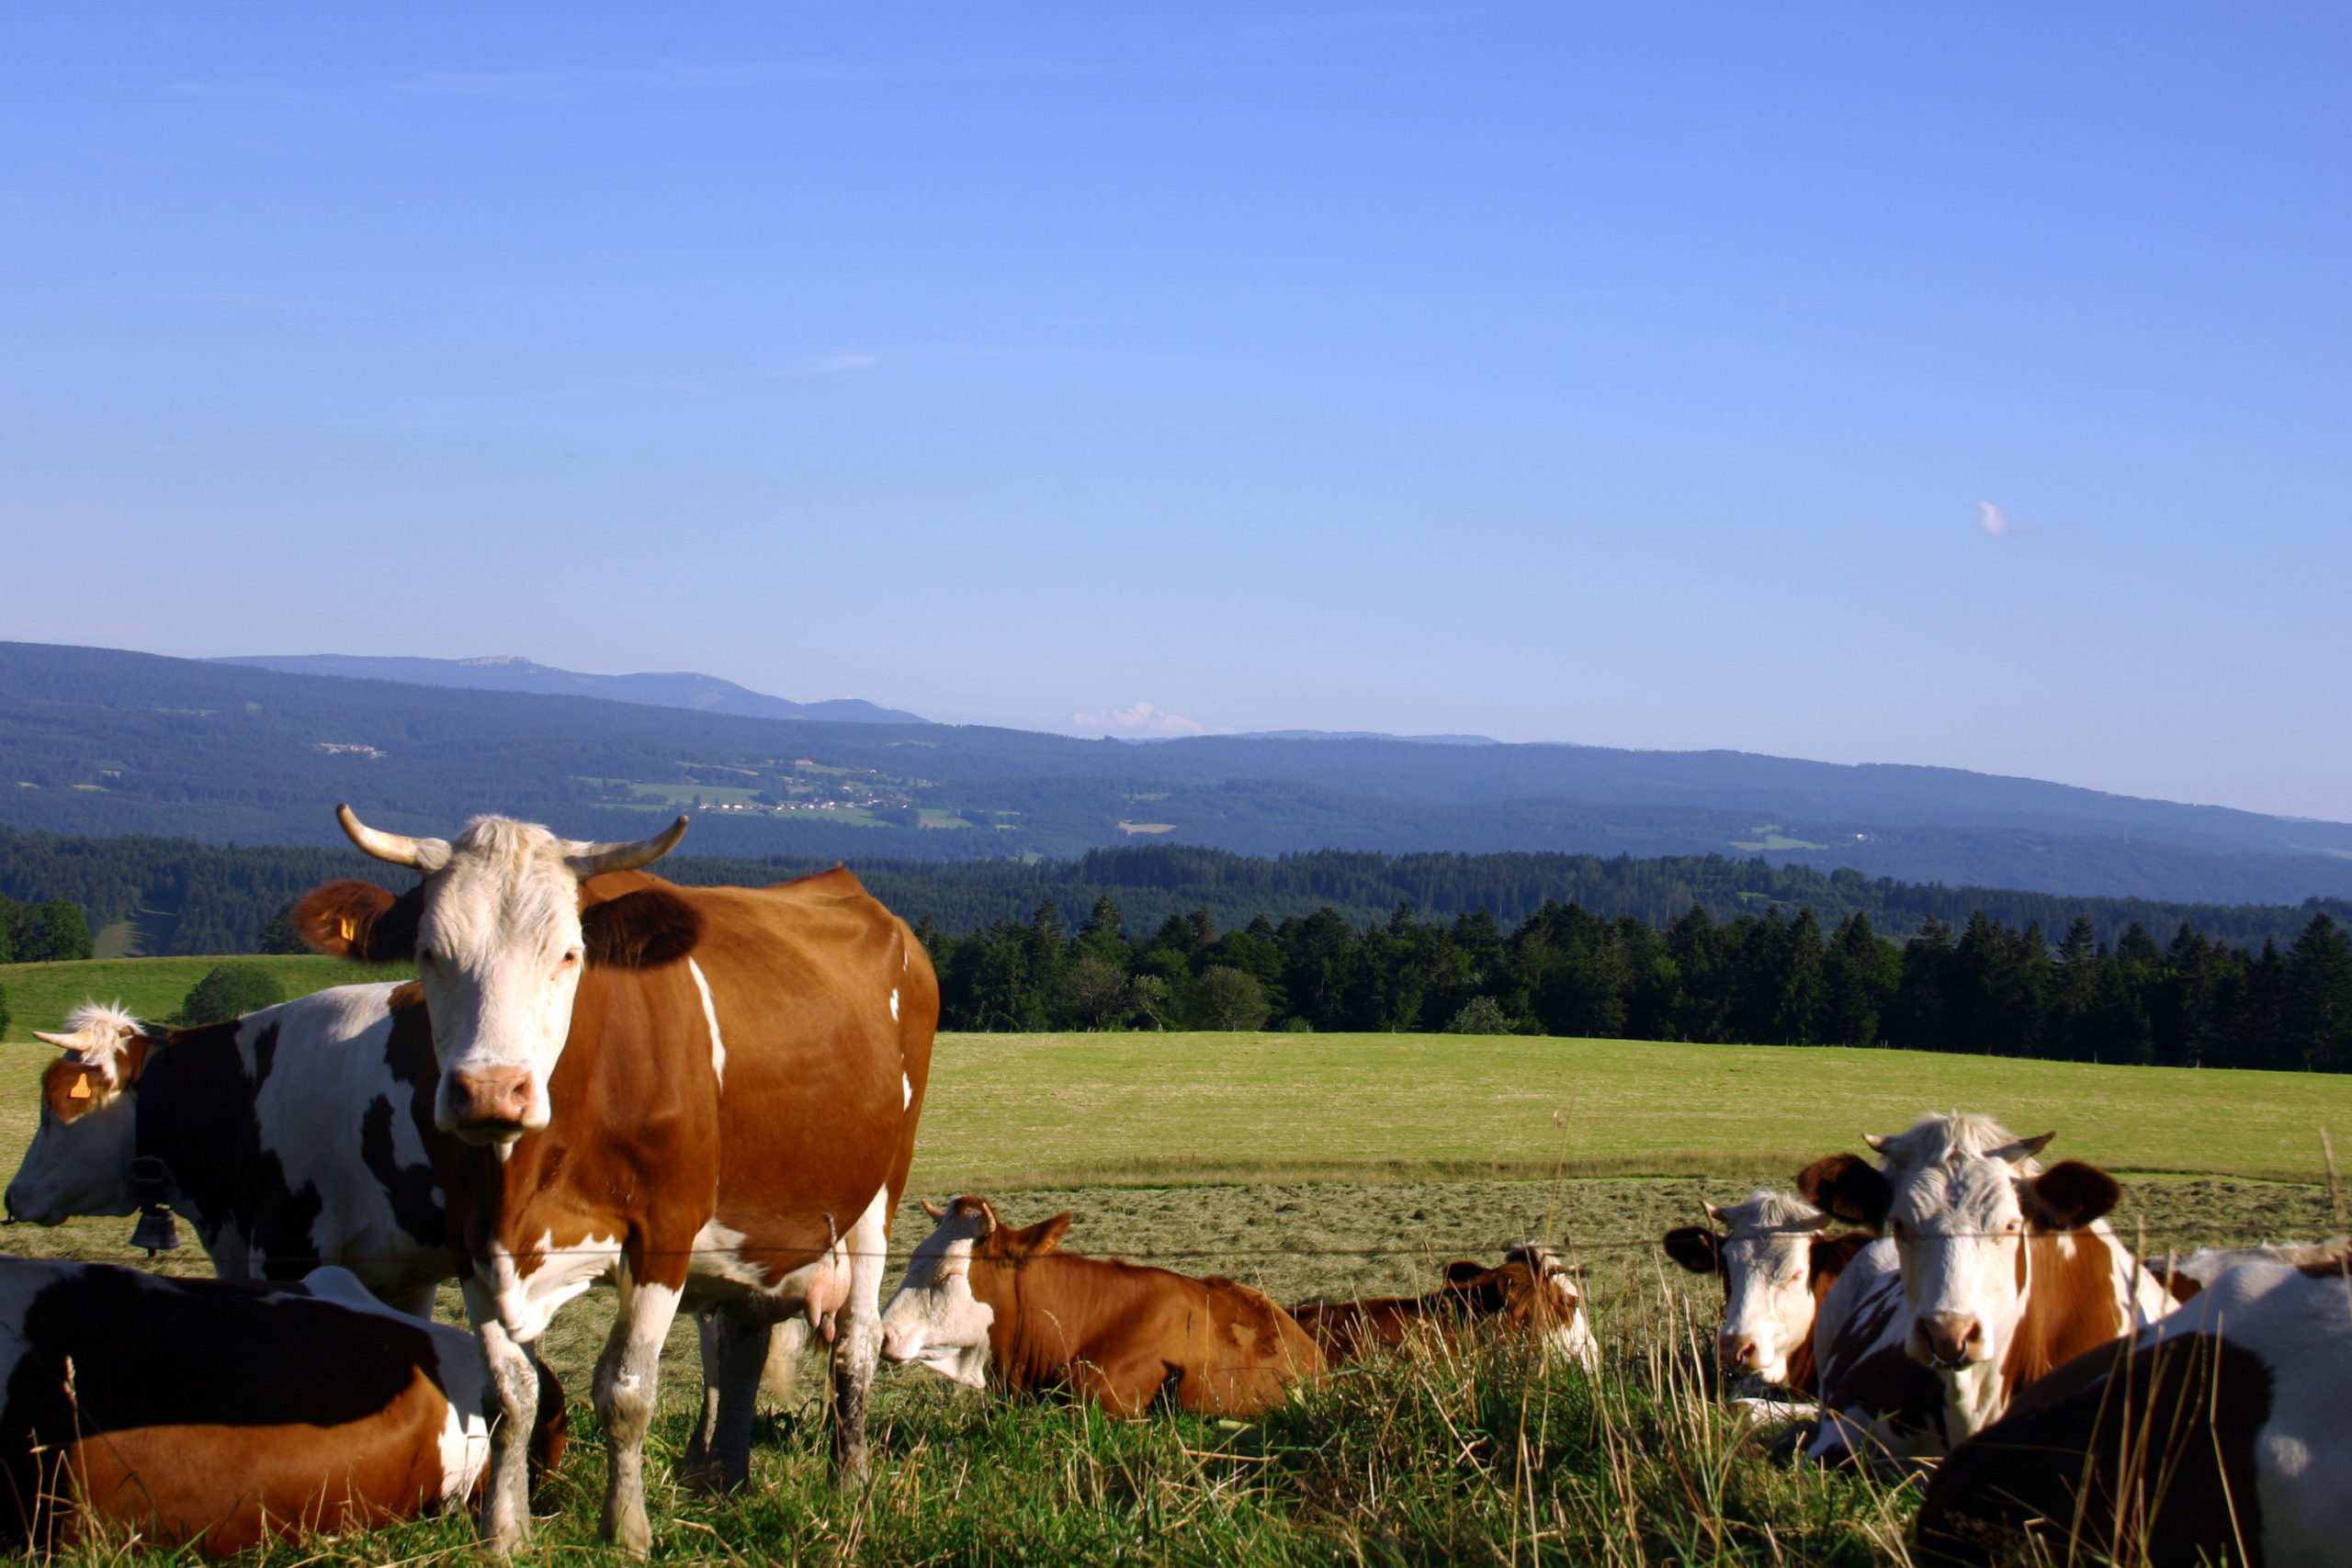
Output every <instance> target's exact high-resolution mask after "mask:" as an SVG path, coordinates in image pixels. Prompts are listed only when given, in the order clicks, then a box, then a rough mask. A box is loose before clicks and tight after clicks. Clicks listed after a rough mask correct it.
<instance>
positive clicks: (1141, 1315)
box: [882, 1196, 1324, 1416]
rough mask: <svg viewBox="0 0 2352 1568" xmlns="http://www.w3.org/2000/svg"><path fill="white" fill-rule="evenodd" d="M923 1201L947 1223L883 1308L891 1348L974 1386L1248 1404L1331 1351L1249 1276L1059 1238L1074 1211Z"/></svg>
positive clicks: (1247, 1408) (1137, 1407) (1134, 1402)
mask: <svg viewBox="0 0 2352 1568" xmlns="http://www.w3.org/2000/svg"><path fill="white" fill-rule="evenodd" d="M923 1209H924V1211H925V1212H926V1213H929V1214H930V1215H931V1216H932V1217H933V1219H935V1220H937V1221H938V1222H939V1228H938V1229H937V1230H935V1231H933V1233H932V1234H931V1236H930V1238H929V1239H928V1240H926V1241H925V1242H923V1244H922V1246H920V1247H916V1248H915V1254H914V1257H913V1258H912V1259H911V1260H910V1262H909V1264H908V1266H907V1277H906V1280H905V1282H904V1283H902V1284H900V1285H899V1290H898V1293H897V1294H896V1295H894V1296H892V1297H891V1298H890V1304H889V1305H888V1307H887V1308H885V1309H884V1310H883V1314H882V1354H883V1356H884V1358H885V1359H888V1360H892V1361H901V1362H904V1361H913V1362H916V1363H919V1364H920V1365H922V1366H926V1367H929V1368H930V1369H931V1370H932V1371H935V1372H938V1373H940V1374H941V1375H942V1376H944V1377H947V1378H950V1379H953V1380H954V1381H955V1382H960V1383H964V1384H967V1385H968V1386H970V1387H973V1388H980V1387H985V1386H986V1385H987V1383H988V1382H989V1374H990V1373H991V1371H993V1373H994V1377H995V1381H996V1382H997V1383H998V1385H999V1386H1001V1387H1002V1388H1004V1389H1007V1390H1009V1391H1011V1392H1012V1393H1032V1392H1035V1391H1040V1390H1045V1389H1053V1388H1060V1389H1067V1390H1069V1392H1070V1393H1073V1394H1075V1395H1077V1396H1078V1397H1080V1398H1081V1399H1086V1400H1091V1401H1092V1402H1093V1403H1094V1404H1099V1405H1101V1406H1102V1407H1103V1409H1105V1410H1108V1411H1110V1412H1111V1413H1112V1414H1114V1415H1117V1416H1135V1415H1138V1414H1140V1413H1141V1412H1142V1411H1144V1410H1145V1409H1146V1408H1148V1406H1149V1405H1150V1404H1152V1402H1153V1401H1154V1400H1155V1399H1157V1398H1159V1396H1160V1395H1161V1394H1162V1393H1166V1394H1167V1395H1168V1396H1169V1397H1170V1399H1171V1400H1172V1401H1173V1402H1174V1403H1175V1404H1177V1405H1178V1406H1179V1407H1180V1408H1182V1409H1184V1410H1188V1411H1193V1412H1195V1413H1198V1414H1203V1415H1211V1416H1248V1415H1251V1414H1254V1413H1255V1412H1257V1411H1260V1410H1263V1409H1265V1408H1267V1407H1268V1406H1270V1405H1274V1404H1281V1403H1283V1400H1284V1398H1286V1397H1287V1395H1288V1391H1289V1388H1290V1385H1291V1384H1293V1383H1295V1382H1299V1381H1301V1380H1302V1379H1306V1378H1311V1377H1316V1376H1319V1375H1320V1374H1321V1373H1322V1371H1323V1370H1324V1360H1323V1353H1322V1351H1320V1350H1318V1349H1317V1348H1316V1346H1315V1342H1314V1341H1313V1340H1312V1339H1309V1338H1308V1337H1306V1334H1305V1333H1303V1332H1302V1331H1301V1330H1300V1328H1299V1326H1298V1325H1297V1324H1296V1323H1295V1322H1293V1321H1292V1319H1291V1315H1290V1314H1288V1313H1286V1312H1284V1311H1283V1309H1282V1308H1281V1307H1279V1306H1276V1305H1275V1304H1274V1303H1272V1302H1271V1301H1269V1300H1267V1299H1266V1298H1265V1297H1264V1296H1263V1295H1261V1294H1260V1293H1259V1292H1256V1291H1253V1290H1251V1289H1250V1287H1249V1286H1247V1285H1238V1284H1236V1283H1234V1282H1233V1281H1232V1280H1221V1279H1216V1278H1214V1277H1212V1278H1208V1279H1197V1280H1196V1279H1193V1278H1190V1277H1188V1276H1186V1275H1182V1274H1177V1273H1173V1272H1171V1271H1170V1270H1169V1269H1151V1268H1146V1267H1144V1266H1142V1265H1139V1264H1134V1263H1122V1262H1119V1261H1118V1260H1116V1259H1114V1258H1081V1257H1080V1256H1078V1255H1077V1254H1075V1253H1069V1252H1062V1251H1060V1250H1058V1244H1059V1243H1060V1241H1061V1238H1062V1235H1063V1233H1065V1232H1067V1231H1068V1230H1069V1227H1070V1222H1071V1219H1072V1216H1071V1215H1070V1214H1069V1213H1060V1214H1057V1215H1055V1216H1054V1217H1053V1218H1052V1219H1050V1220H1042V1221H1040V1222H1038V1223H1037V1224H1034V1225H1031V1226H1029V1227H1028V1228H1026V1229H1025V1230H1015V1229H1013V1228H1012V1227H1011V1226H1009V1225H1006V1224H1003V1223H1002V1222H1001V1221H1000V1220H999V1219H998V1218H997V1213H996V1209H995V1208H994V1206H993V1205H991V1204H990V1203H989V1201H988V1200H987V1199H985V1198H976V1197H970V1196H966V1197H962V1198H958V1199H956V1201H954V1202H953V1203H951V1204H949V1205H948V1206H947V1207H946V1208H944V1209H940V1208H935V1207H933V1205H931V1204H929V1203H925V1204H924V1205H923Z"/></svg>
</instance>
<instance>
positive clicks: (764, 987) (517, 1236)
mask: <svg viewBox="0 0 2352 1568" xmlns="http://www.w3.org/2000/svg"><path fill="white" fill-rule="evenodd" d="M343 819H344V826H345V830H346V831H347V832H349V833H350V834H351V836H352V838H353V840H355V841H356V842H357V843H358V844H359V845H360V847H361V848H363V849H365V850H367V851H368V852H369V853H371V854H374V855H376V856H377V857H378V858H379V859H383V860H389V861H394V862H397V863H403V864H409V865H413V866H415V867H416V868H417V869H418V870H420V871H422V872H424V874H425V875H424V883H423V885H422V886H419V887H417V888H415V889H413V891H411V892H409V893H408V894H406V895H403V896H402V897H399V898H397V899H396V898H394V897H392V896H391V895H390V894H389V893H385V892H383V891H382V890H381V889H379V888H376V887H373V886H369V885H368V884H365V883H351V882H346V883H335V884H332V885H330V886H326V887H322V888H320V889H318V890H317V891H315V892H313V893H312V894H311V895H310V896H309V897H306V898H305V899H304V900H303V901H302V903H301V905H300V908H299V909H298V910H297V913H296V919H297V922H298V924H299V927H300V930H301V931H302V932H303V934H304V936H305V937H306V938H308V939H309V940H310V942H311V944H312V945H313V946H316V947H319V948H322V949H323V950H325V951H328V952H333V953H348V954H352V955H355V956H362V957H366V958H370V959H385V958H397V957H407V956H410V955H412V954H413V956H414V958H415V960H416V964H417V970H418V978H419V981H420V983H421V984H422V986H423V987H424V995H425V1000H426V1003H427V1007H428V1010H429V1011H430V1013H431V1015H432V1024H433V1039H434V1050H435V1058H436V1060H437V1062H438V1064H439V1068H440V1074H441V1081H440V1084H439V1088H438V1091H437V1094H436V1096H435V1108H436V1115H437V1119H438V1121H439V1122H440V1124H441V1125H443V1126H444V1127H446V1128H447V1129H448V1130H449V1131H451V1132H453V1133H455V1134H457V1135H458V1138H459V1139H461V1140H465V1143H463V1144H460V1145H456V1146H455V1152H454V1153H452V1154H449V1155H448V1156H447V1158H446V1159H443V1160H442V1164H443V1166H444V1167H445V1168H443V1169H442V1172H441V1174H442V1179H443V1186H444V1188H445V1190H447V1195H448V1216H449V1233H450V1247H451V1250H452V1251H453V1252H454V1253H456V1254H457V1255H458V1259H459V1263H460V1266H461V1268H462V1269H464V1270H465V1285H466V1292H467V1305H468V1308H469V1311H470V1312H471V1313H472V1314H473V1315H474V1319H475V1322H476V1323H477V1325H480V1327H481V1333H482V1341H483V1345H484V1348H485V1349H486V1350H487V1352H488V1353H489V1356H490V1361H491V1366H492V1371H493V1373H494V1374H496V1375H497V1377H498V1379H499V1384H500V1392H501V1395H502V1400H503V1409H504V1410H505V1412H506V1414H507V1415H508V1417H509V1420H508V1421H507V1422H506V1423H503V1424H502V1426H501V1427H500V1429H499V1434H498V1438H499V1447H498V1450H497V1453H496V1455H495V1459H494V1462H493V1469H492V1486H491V1490H490V1495H489V1497H488V1499H487V1500H486V1502H485V1506H484V1510H483V1520H482V1527H483V1533H484V1535H485V1537H486V1538H487V1539H488V1540H490V1542H491V1543H492V1546H493V1547H494V1548H497V1549H502V1550H511V1549H512V1548H513V1547H514V1546H515V1544H517V1543H518V1542H519V1541H520V1540H523V1539H524V1537H525V1535H526V1533H527V1530H528V1528H529V1516H528V1512H527V1510H526V1507H525V1492H524V1469H523V1462H522V1459H521V1456H520V1454H519V1453H518V1452H517V1451H515V1445H513V1444H511V1443H510V1442H509V1441H508V1440H507V1437H506V1434H507V1433H508V1432H509V1431H522V1430H527V1429H528V1422H527V1416H528V1414H529V1409H530V1404H531V1400H532V1394H533V1389H534V1384H533V1383H532V1382H531V1381H530V1380H529V1378H528V1375H527V1372H528V1363H527V1361H526V1359H523V1357H522V1355H521V1348H522V1347H525V1346H527V1345H528V1344H530V1343H531V1342H533V1341H535V1340H536V1339H537V1337H538V1336H539V1334H540V1333H541V1332H542V1331H544V1329H545V1328H546V1326H547V1325H548V1320H549V1319H550V1318H551V1317H552V1316H553V1314H554V1313H555V1312H556V1310H557V1309H558V1308H559V1307H560V1306H561V1305H563V1304H564V1303H566V1302H569V1301H571V1300H572V1299H573V1298H574V1297H576V1296H578V1295H580V1294H581V1293H582V1292H584V1291H586V1290H587V1289H588V1288H589V1286H590V1285H591V1284H592V1283H593V1282H594V1280H598V1279H600V1278H606V1279H611V1280H613V1281H614V1282H615V1283H616V1285H617V1286H618V1290H619V1298H620V1311H619V1315H618V1317H617V1319H616V1322H615V1324H614V1327H613V1334H612V1337H611V1339H610V1340H609V1341H608V1342H607V1344H606V1345H605V1352H604V1355H603V1357H602V1359H600V1360H599V1362H598V1364H597V1370H596V1379H595V1400H596V1405H597V1410H598V1413H599V1415H600V1416H602V1418H603V1422H604V1427H605V1436H606V1439H607V1444H608V1450H607V1451H608V1456H609V1457H608V1467H609V1477H608V1484H607V1491H606V1496H605V1519H604V1529H605V1535H606V1536H607V1537H608V1538H609V1539H612V1540H616V1541H617V1542H619V1543H620V1544H621V1545H622V1546H623V1547H624V1548H626V1549H628V1550H629V1551H635V1552H638V1553H639V1554H642V1553H644V1552H645V1551H648V1550H649V1549H650V1544H651V1535H650V1529H649V1526H648V1522H647V1519H646V1515H645V1501H644V1476H643V1449H644V1440H645V1432H646V1427H647V1424H648V1422H649V1421H650V1416H651V1414H652V1410H653V1398H654V1392H655V1380H656V1376H657V1372H658V1370H659V1363H660V1355H661V1349H662V1342H663V1341H664V1339H665V1338H666V1337H668V1334H669V1330H670V1325H671V1324H672V1322H673V1319H674V1316H675V1314H676V1313H677V1311H678V1310H679V1307H680V1305H681V1304H682V1303H684V1304H687V1305H690V1306H691V1305H695V1304H697V1303H704V1302H710V1303H716V1305H717V1307H718V1319H717V1321H716V1323H715V1325H714V1330H715V1332H714V1333H713V1334H712V1335H711V1336H710V1340H711V1343H710V1345H709V1348H710V1350H711V1352H712V1353H711V1355H710V1356H709V1358H708V1364H707V1369H706V1371H707V1376H708V1378H709V1379H710V1381H711V1382H712V1384H713V1385H714V1386H715V1387H716V1389H717V1391H718V1395H717V1399H716V1401H715V1409H713V1410H712V1412H711V1416H710V1419H709V1420H707V1422H706V1425H705V1428H704V1430H703V1431H702V1432H700V1433H698V1434H697V1447H698V1448H700V1449H702V1450H704V1451H705V1452H706V1453H710V1454H713V1455H715V1458H716V1460H717V1461H718V1470H719V1472H720V1473H721V1475H722V1476H723V1478H724V1479H725V1480H726V1481H727V1482H729V1483H740V1482H741V1480H742V1479H743V1477H744V1476H745V1474H746V1473H747V1472H748V1470H749V1461H750V1454H749V1450H750V1438H751V1420H752V1404H753V1400H754V1398H755V1396H756V1393H757V1389H758V1383H759V1377H760V1371H761V1368H762V1365H763V1361H764V1359H765V1353H766V1348H767V1343H768V1337H769V1336H768V1331H769V1327H770V1325H772V1324H773V1323H774V1322H775V1321H776V1320H777V1319H779V1318H782V1317H786V1316H790V1315H793V1314H806V1315H807V1317H808V1318H809V1322H810V1323H811V1324H813V1325H818V1326H819V1328H820V1331H821V1332H822V1333H823V1334H824V1335H825V1336H826V1337H828V1338H830V1339H833V1340H834V1341H835V1343H834V1346H833V1373H834V1386H835V1393H836V1404H835V1421H836V1425H835V1430H834V1457H835V1461H836V1463H837V1464H838V1465H839V1466H840V1467H841V1468H842V1469H843V1470H844V1471H846V1472H852V1473H854V1472H859V1471H861V1470H862V1469H863V1468H864V1465H865V1393H866V1389H867V1386H868V1384H869V1383H870V1382H871V1380H872V1376H873V1370H874V1354H875V1349H876V1342H877V1340H878V1339H879V1337H880V1335H879V1323H878V1317H879V1314H878V1310H877V1308H878V1298H879V1292H880V1285H881V1274H882V1264H883V1258H884V1256H885V1252H886V1250H887V1247H888V1224H889V1218H890V1215H891V1213H893V1212H894V1211H895V1209H896V1208H897V1204H898V1201H899V1194H900V1193H901V1191H902V1190H904V1188H905V1184H906V1179H907V1168H908V1166H909V1164H910V1161H911V1159H912V1157H913V1154H914V1138H915V1127H916V1123H917V1121H918V1119H919V1117H920V1116H921V1114H922V1096H923V1089H924V1084H925V1082H926V1079H927V1077H928V1076H929V1072H930V1065H931V1037H932V1030H933V1025H934V1024H935V1022H936V1021H937V1019H938V1014H939V992H938V987H937V983H936V982H935V980H934V979H933V974H932V968H931V964H930V961H929V959H928V958H927V957H926V955H925V954H924V953H923V950H922V944H921V943H920V942H917V941H916V940H915V939H914V935H913V933H912V932H911V931H909V930H908V929H907V927H906V924H905V922H903V921H901V920H899V919H897V918H896V917H895V916H893V915H892V914H890V912H889V911H888V910H887V909H885V908H883V907H882V906H881V905H880V904H878V903H876V901H875V900H874V899H873V898H871V897H868V896H867V895H866V893H865V889H864V888H863V887H861V886H859V885H858V882H857V879H856V878H855V877H854V876H852V875H851V874H849V873H848V872H846V871H842V870H838V869H837V870H834V871H831V872H827V873H825V874H822V875H819V876H810V877H804V878H802V879H800V880H799V881H797V882H790V883H785V884H782V885H779V886H774V887H766V888H744V887H678V886H672V885H670V884H668V883H665V882H662V881H661V880H659V879H657V878H655V877H652V876H648V875H645V874H641V873H639V872H636V871H634V870H632V869H629V868H631V867H634V866H637V865H641V864H643V863H645V862H646V861H648V860H650V859H652V858H654V857H656V856H658V855H660V854H661V853H662V852H665V851H666V850H667V849H668V848H669V847H670V846H671V845H672V844H673V843H674V842H676V840H677V836H678V834H679V833H680V832H682V831H683V830H684V818H681V819H680V822H679V824H678V826H677V827H676V828H674V829H672V831H671V832H670V833H668V834H665V835H663V836H662V838H660V839H657V840H649V841H647V842H646V843H643V844H637V845H595V844H573V843H566V842H564V841H563V840H558V839H557V838H555V836H554V835H553V834H551V833H549V832H548V830H547V829H544V828H539V827H535V826H532V825H530V824H527V823H521V822H513V821H508V820H506V819H504V818H476V819H475V820H474V821H472V822H471V823H469V824H468V826H467V829H466V831H465V832H464V833H463V834H461V835H460V836H459V837H458V839H457V840H455V841H454V842H447V843H445V842H443V841H442V840H433V839H427V840H416V839H405V838H401V837H399V836H397V835H392V834H385V833H379V832H376V831H374V830H373V829H368V828H366V827H364V826H362V825H360V824H359V822H358V821H357V819H356V818H353V817H352V816H351V815H350V813H349V812H348V810H345V812H344V813H343ZM440 1157H441V1156H440V1155H439V1154H438V1153H436V1158H440Z"/></svg>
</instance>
